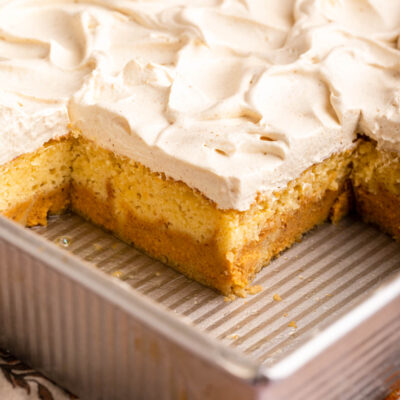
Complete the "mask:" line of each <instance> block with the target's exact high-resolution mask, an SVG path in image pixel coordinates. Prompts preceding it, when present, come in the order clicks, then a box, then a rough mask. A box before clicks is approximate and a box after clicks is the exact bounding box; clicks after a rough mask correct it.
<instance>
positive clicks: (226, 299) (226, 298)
mask: <svg viewBox="0 0 400 400" xmlns="http://www.w3.org/2000/svg"><path fill="white" fill-rule="evenodd" d="M235 299H236V296H235V295H234V294H233V293H231V294H230V295H229V296H225V297H224V301H225V302H226V303H228V302H230V301H233V300H235Z"/></svg>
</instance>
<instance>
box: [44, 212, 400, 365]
mask: <svg viewBox="0 0 400 400" xmlns="http://www.w3.org/2000/svg"><path fill="white" fill-rule="evenodd" d="M36 232H38V233H39V234H41V235H43V236H44V237H46V238H47V239H49V240H51V241H53V242H56V243H58V244H59V245H60V246H62V247H65V248H66V249H67V250H68V251H71V252H72V253H74V254H76V255H78V256H79V257H81V258H83V259H84V260H86V261H89V262H90V263H92V264H93V265H96V266H97V267H98V268H99V269H101V270H102V271H104V272H106V273H108V274H111V275H113V276H115V277H118V278H119V279H122V280H124V281H125V282H127V283H129V284H130V285H131V286H132V287H133V288H135V289H136V290H137V291H139V292H141V293H143V294H144V295H146V296H148V297H150V298H152V299H153V300H155V301H156V302H158V303H161V304H163V305H164V306H166V307H168V308H169V309H171V310H172V311H173V312H174V313H175V314H176V315H177V317H182V318H184V319H185V320H188V321H190V322H191V323H192V324H193V325H195V326H196V327H197V328H198V330H200V331H202V332H205V333H207V334H209V335H212V336H214V337H216V338H218V339H219V340H221V341H223V342H225V343H228V344H229V345H230V346H233V347H235V348H237V349H239V350H241V351H244V352H245V353H247V354H249V355H250V356H251V357H253V358H254V359H256V360H260V361H262V362H263V363H264V364H265V365H266V366H272V365H274V364H275V363H276V362H277V361H279V360H281V359H283V358H284V357H285V356H286V355H287V354H289V353H290V352H291V351H293V350H294V349H296V348H297V347H298V346H299V345H300V344H301V343H303V342H304V341H305V340H307V338H309V337H312V336H314V335H315V334H317V333H318V332H319V331H320V330H321V329H322V328H324V327H326V326H327V325H329V324H330V323H331V322H332V321H334V320H336V319H337V318H338V317H339V316H341V315H344V314H345V313H346V312H347V311H348V310H350V309H351V308H352V307H353V306H354V305H355V304H357V303H359V302H360V301H361V300H362V299H365V298H366V297H367V296H368V294H369V293H371V292H372V291H373V290H374V289H376V288H377V287H378V286H379V285H380V284H381V283H382V282H385V281H387V280H389V279H390V277H391V276H393V274H394V273H396V271H398V270H399V269H400V247H399V245H398V244H397V243H395V242H394V241H393V240H392V239H391V238H390V237H388V236H386V235H385V234H383V233H381V232H379V231H378V230H376V229H375V228H373V227H370V226H367V225H365V224H364V223H362V222H360V221H359V220H358V219H357V218H353V217H349V218H347V219H345V220H344V221H343V222H341V223H340V224H339V225H337V226H336V225H331V224H325V225H322V226H321V227H319V228H318V229H316V230H314V231H312V232H310V233H309V234H308V235H306V237H305V239H304V240H303V241H302V242H301V243H298V244H296V245H295V246H293V247H292V248H291V249H290V250H288V251H286V252H285V253H284V254H283V255H282V256H281V257H279V258H278V259H276V260H275V261H273V262H272V263H271V264H270V265H269V266H268V267H266V268H264V270H263V271H261V273H260V274H259V275H258V277H257V279H256V281H255V282H254V284H255V285H261V286H262V287H263V290H262V291H261V292H260V293H258V294H256V295H253V296H249V297H247V298H245V299H236V300H234V301H232V302H227V301H226V299H224V298H223V296H221V295H219V294H218V293H216V292H214V291H212V290H210V289H207V288H205V287H203V286H201V285H199V284H197V283H196V282H193V281H190V280H188V279H186V278H185V277H184V276H182V275H180V274H178V273H176V272H175V271H173V270H172V269H170V268H168V267H165V266H164V265H163V264H161V263H159V262H155V261H154V260H152V259H150V258H148V257H146V256H145V255H143V254H141V253H139V252H138V251H136V250H135V249H133V248H131V247H130V246H128V245H126V244H124V243H122V242H120V241H119V240H117V239H115V238H114V237H113V236H111V235H109V234H107V233H105V232H103V231H102V230H100V229H98V228H95V227H93V225H91V224H89V223H87V222H85V221H83V220H82V219H81V218H79V217H78V216H74V215H65V216H62V217H61V218H56V219H53V220H51V221H50V223H49V226H48V227H46V228H38V229H36ZM280 299H281V300H280Z"/></svg>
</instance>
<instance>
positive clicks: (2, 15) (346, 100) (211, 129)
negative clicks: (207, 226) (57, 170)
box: [0, 0, 400, 210]
mask: <svg viewBox="0 0 400 400" xmlns="http://www.w3.org/2000/svg"><path fill="white" fill-rule="evenodd" d="M399 103H400V2H399V0H385V1H382V0H142V1H140V0H136V1H134V0H132V1H127V0H87V1H79V0H75V1H72V0H71V1H67V0H52V1H50V0H36V1H35V0H31V1H27V0H14V1H11V2H10V1H4V0H3V1H2V0H0V164H3V163H5V162H7V161H9V160H12V159H13V158H15V157H17V156H18V155H20V154H23V153H26V152H30V151H33V150H35V149H36V148H38V147H39V146H41V145H42V144H43V143H45V142H46V141H47V140H49V139H50V138H56V137H59V136H62V135H64V134H65V133H67V132H68V130H69V129H71V128H72V129H79V130H80V131H81V132H82V134H83V135H84V136H86V137H88V138H89V139H91V140H94V141H95V142H96V143H98V144H99V145H100V146H102V147H105V148H107V149H110V150H112V151H114V152H116V153H118V154H121V155H124V156H128V157H130V158H133V159H135V160H136V161H139V162H141V163H143V164H144V165H146V166H147V167H149V168H150V169H151V170H152V171H155V172H163V173H165V174H166V175H167V176H169V177H171V178H173V179H175V180H181V181H183V182H185V183H186V184H187V185H189V186H190V187H192V188H195V189H197V190H199V191H200V192H202V193H203V194H204V195H205V196H207V197H208V198H209V199H211V200H212V201H214V202H215V203H216V204H217V206H218V207H219V208H221V209H229V208H233V209H237V210H246V209H248V207H249V206H250V205H251V204H252V203H253V202H254V200H255V198H256V197H257V195H258V194H259V193H270V192H273V191H275V190H279V189H281V188H284V187H285V186H286V184H287V183H288V182H289V181H291V180H292V179H294V178H296V177H298V176H299V175H300V174H301V173H302V172H303V171H304V170H305V169H306V168H308V167H310V166H311V165H313V164H315V163H317V162H321V161H323V160H324V159H326V158H327V157H329V156H330V155H332V154H333V153H337V152H341V151H344V150H346V149H349V148H351V147H352V146H353V145H354V144H353V142H354V139H355V135H356V133H357V132H363V133H365V134H367V135H369V136H371V137H373V138H374V139H375V140H377V142H378V144H379V145H380V146H383V147H385V148H388V149H391V150H397V151H400V104H399Z"/></svg>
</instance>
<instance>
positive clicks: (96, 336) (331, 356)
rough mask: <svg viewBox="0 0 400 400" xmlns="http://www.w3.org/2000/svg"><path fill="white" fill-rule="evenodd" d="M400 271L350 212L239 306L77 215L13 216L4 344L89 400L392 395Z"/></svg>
mask: <svg viewBox="0 0 400 400" xmlns="http://www.w3.org/2000/svg"><path fill="white" fill-rule="evenodd" d="M399 271H400V246H399V245H398V244H397V243H395V242H394V241H393V240H392V239H390V238H389V237H388V236H386V235H384V234H383V233H381V232H379V231H378V230H376V229H375V228H373V227H370V226H367V225H365V224H364V223H362V222H360V221H359V219H357V218H356V217H353V216H350V217H348V218H346V219H345V220H344V221H342V222H341V223H340V224H339V225H330V224H325V225H322V226H320V227H319V228H317V229H315V230H313V231H312V232H310V233H309V234H307V235H306V236H305V238H304V239H303V241H302V242H301V243H297V244H296V245H294V246H293V247H292V248H291V249H290V250H288V251H286V252H285V253H283V254H282V255H281V256H280V257H279V258H277V259H276V260H275V261H273V262H272V263H271V264H270V265H269V266H268V267H266V268H265V269H264V270H263V271H261V273H260V274H259V275H258V276H257V279H256V281H255V282H254V284H255V285H261V286H262V287H263V290H262V291H261V292H259V293H258V294H255V295H253V296H249V297H247V298H245V299H236V300H234V301H226V299H224V297H223V296H221V295H220V294H218V293H216V292H214V291H212V290H210V289H208V288H205V287H203V286H201V285H199V284H197V283H196V282H193V281H190V280H188V279H186V278H185V277H184V276H182V275H180V274H178V273H176V272H175V271H173V270H172V269H169V268H168V267H166V266H164V265H163V264H161V263H159V262H156V261H154V260H152V259H150V258H148V257H146V256H145V255H143V254H141V253H139V252H138V251H136V250H135V249H133V248H131V247H129V246H128V245H126V244H124V243H122V242H120V241H119V240H118V239H116V238H114V237H113V236H112V235H110V234H108V233H106V232H104V231H102V230H101V229H98V228H96V227H94V226H93V225H91V224H89V223H87V222H85V221H83V220H82V219H81V218H80V217H78V216H76V215H73V214H67V215H63V216H61V217H55V218H51V219H50V221H49V224H48V226H47V227H40V228H34V229H26V228H23V227H21V226H19V225H17V224H14V223H13V222H10V221H8V220H5V219H4V218H0V345H1V346H3V347H6V348H7V349H9V350H11V351H12V352H14V353H15V354H16V355H17V356H19V357H21V358H22V359H23V360H25V361H26V362H28V363H30V364H31V365H32V366H34V367H35V368H37V369H38V370H40V371H41V372H43V373H44V374H46V375H47V376H48V377H50V378H51V379H53V380H54V381H55V382H57V383H59V384H61V385H63V386H64V387H66V388H67V389H69V390H71V391H72V392H74V393H76V394H77V395H78V396H80V397H81V398H83V399H124V400H126V399H157V400H159V399H202V400H203V399H246V400H248V399H273V400H279V399H285V400H286V399H290V400H300V399H307V400H312V399H352V400H356V399H382V398H383V396H384V395H385V394H386V393H388V392H389V391H390V389H391V388H393V387H394V385H396V383H398V382H399V381H400V276H399ZM274 295H275V296H274ZM276 295H278V296H276ZM279 297H280V298H281V301H277V300H279Z"/></svg>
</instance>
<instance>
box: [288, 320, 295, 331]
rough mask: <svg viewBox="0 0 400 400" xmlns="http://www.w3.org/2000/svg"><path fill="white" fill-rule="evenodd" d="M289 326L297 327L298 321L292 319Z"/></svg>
mask: <svg viewBox="0 0 400 400" xmlns="http://www.w3.org/2000/svg"><path fill="white" fill-rule="evenodd" d="M288 326H289V327H290V328H294V329H297V324H296V321H290V322H289V325H288Z"/></svg>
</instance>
